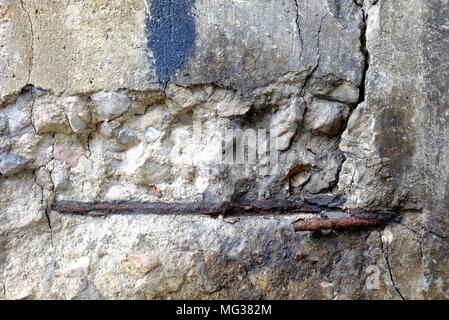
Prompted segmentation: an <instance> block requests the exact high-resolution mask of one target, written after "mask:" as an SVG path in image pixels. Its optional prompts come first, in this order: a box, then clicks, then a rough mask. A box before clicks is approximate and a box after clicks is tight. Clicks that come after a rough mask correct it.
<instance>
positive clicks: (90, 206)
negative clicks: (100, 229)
mask: <svg viewBox="0 0 449 320" xmlns="http://www.w3.org/2000/svg"><path fill="white" fill-rule="evenodd" d="M52 209H53V210H54V211H57V212H59V213H62V214H76V215H111V214H126V215H132V214H154V215H192V214H194V215H208V216H219V215H279V214H295V213H320V212H323V210H326V208H325V206H323V205H321V204H319V203H317V201H308V200H301V201H287V200H251V201H235V202H222V203H219V204H217V203H211V202H182V203H181V202H177V203H164V202H139V201H95V202H77V201H56V202H55V203H54V204H53V208H52Z"/></svg>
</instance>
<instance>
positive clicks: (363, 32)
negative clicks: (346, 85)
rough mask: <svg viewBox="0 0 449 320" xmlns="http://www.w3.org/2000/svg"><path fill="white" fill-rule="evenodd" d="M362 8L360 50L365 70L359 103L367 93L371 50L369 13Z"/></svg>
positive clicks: (361, 81) (360, 87) (361, 82)
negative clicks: (368, 36)
mask: <svg viewBox="0 0 449 320" xmlns="http://www.w3.org/2000/svg"><path fill="white" fill-rule="evenodd" d="M361 10H362V23H361V26H360V51H361V52H362V54H363V57H364V60H363V71H362V79H361V80H360V86H359V100H358V102H357V105H359V104H361V103H362V102H364V101H365V94H366V75H367V73H368V69H369V59H370V56H369V51H368V47H367V41H366V32H367V28H368V23H367V19H368V13H367V12H366V11H365V9H364V8H362V9H361Z"/></svg>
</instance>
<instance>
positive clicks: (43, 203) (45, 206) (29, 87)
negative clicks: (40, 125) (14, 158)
mask: <svg viewBox="0 0 449 320" xmlns="http://www.w3.org/2000/svg"><path fill="white" fill-rule="evenodd" d="M26 89H27V90H30V95H31V104H30V124H31V127H32V128H33V131H34V133H35V134H36V135H37V134H38V133H37V129H36V126H35V124H34V122H33V114H34V105H35V103H36V97H35V95H34V92H33V91H34V89H35V87H34V86H33V85H27V86H26ZM53 140H54V134H53ZM52 154H53V150H52ZM39 168H40V167H39ZM39 168H35V169H34V170H33V178H34V183H35V184H36V185H37V186H38V187H39V188H40V189H41V206H42V208H43V209H44V213H45V217H46V219H47V224H48V227H49V229H50V240H51V242H52V245H53V233H52V226H51V221H50V215H49V213H48V211H49V207H50V204H49V203H48V202H47V201H46V200H45V194H44V186H42V185H40V184H39V183H38V181H37V176H36V171H37V170H39ZM51 191H53V190H51Z"/></svg>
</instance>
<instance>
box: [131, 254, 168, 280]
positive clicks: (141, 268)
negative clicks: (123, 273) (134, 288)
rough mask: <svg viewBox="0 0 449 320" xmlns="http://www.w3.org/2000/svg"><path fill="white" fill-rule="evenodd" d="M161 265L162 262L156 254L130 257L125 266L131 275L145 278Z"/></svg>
mask: <svg viewBox="0 0 449 320" xmlns="http://www.w3.org/2000/svg"><path fill="white" fill-rule="evenodd" d="M160 265H161V260H160V258H159V256H158V255H156V254H149V255H130V256H128V259H127V261H126V262H125V264H124V267H125V269H126V270H127V271H128V273H130V274H131V275H135V276H144V275H146V274H148V273H150V272H151V271H153V270H154V269H156V268H157V267H159V266H160Z"/></svg>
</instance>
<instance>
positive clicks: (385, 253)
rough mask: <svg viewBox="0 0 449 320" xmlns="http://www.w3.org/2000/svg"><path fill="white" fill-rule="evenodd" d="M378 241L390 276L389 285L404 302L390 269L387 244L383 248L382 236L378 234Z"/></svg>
mask: <svg viewBox="0 0 449 320" xmlns="http://www.w3.org/2000/svg"><path fill="white" fill-rule="evenodd" d="M379 240H380V250H381V251H382V254H383V256H384V258H385V263H386V264H387V269H388V274H389V276H390V280H391V283H392V285H393V287H394V289H395V290H396V292H397V293H398V295H399V296H400V297H401V299H402V300H406V299H405V297H404V295H403V294H402V292H401V290H399V287H398V286H397V285H396V282H395V280H394V276H393V269H392V267H391V263H390V257H389V253H388V243H387V244H386V248H385V247H384V243H383V240H382V236H381V235H380V233H379Z"/></svg>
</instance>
